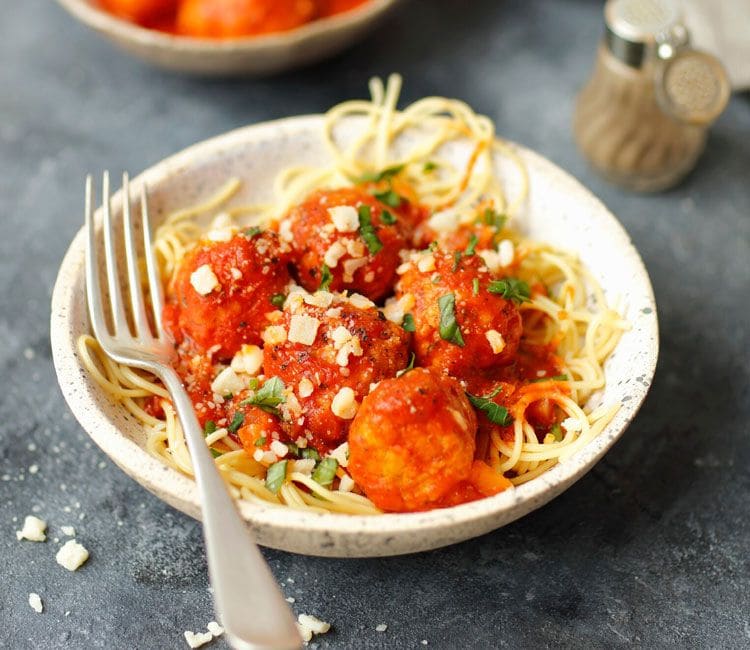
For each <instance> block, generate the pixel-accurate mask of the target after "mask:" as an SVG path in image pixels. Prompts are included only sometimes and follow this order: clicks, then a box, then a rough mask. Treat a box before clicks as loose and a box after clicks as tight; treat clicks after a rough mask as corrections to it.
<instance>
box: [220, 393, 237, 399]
mask: <svg viewBox="0 0 750 650" xmlns="http://www.w3.org/2000/svg"><path fill="white" fill-rule="evenodd" d="M222 397H223V398H224V399H232V398H233V397H234V395H233V394H232V393H227V394H226V395H222Z"/></svg>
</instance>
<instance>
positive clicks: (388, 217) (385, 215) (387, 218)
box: [380, 210, 396, 226]
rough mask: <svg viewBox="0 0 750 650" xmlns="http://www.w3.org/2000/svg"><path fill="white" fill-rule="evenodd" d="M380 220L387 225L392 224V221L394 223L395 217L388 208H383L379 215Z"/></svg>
mask: <svg viewBox="0 0 750 650" xmlns="http://www.w3.org/2000/svg"><path fill="white" fill-rule="evenodd" d="M380 220H381V221H382V222H383V223H384V224H387V225H389V226H392V225H393V224H394V223H396V217H394V216H393V215H392V214H391V213H390V212H388V210H383V212H382V214H381V215H380Z"/></svg>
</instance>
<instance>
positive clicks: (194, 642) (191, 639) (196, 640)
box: [185, 630, 214, 648]
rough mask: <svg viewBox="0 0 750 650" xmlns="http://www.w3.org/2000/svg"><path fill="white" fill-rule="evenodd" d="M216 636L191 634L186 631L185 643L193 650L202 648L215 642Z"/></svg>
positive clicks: (200, 633)
mask: <svg viewBox="0 0 750 650" xmlns="http://www.w3.org/2000/svg"><path fill="white" fill-rule="evenodd" d="M213 638H214V635H213V634H211V632H190V631H189V630H186V631H185V641H187V644H188V645H189V646H190V647H191V648H200V647H201V646H202V645H206V643H209V642H210V641H213Z"/></svg>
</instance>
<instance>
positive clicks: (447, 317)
mask: <svg viewBox="0 0 750 650" xmlns="http://www.w3.org/2000/svg"><path fill="white" fill-rule="evenodd" d="M438 307H439V308H440V338H441V339H443V340H444V341H450V342H451V343H453V344H455V345H458V346H459V347H463V346H464V338H463V336H461V330H460V328H459V327H458V322H457V321H456V296H455V295H454V294H452V293H446V294H445V295H444V296H440V298H438Z"/></svg>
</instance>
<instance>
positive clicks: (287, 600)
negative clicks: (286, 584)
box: [284, 596, 297, 603]
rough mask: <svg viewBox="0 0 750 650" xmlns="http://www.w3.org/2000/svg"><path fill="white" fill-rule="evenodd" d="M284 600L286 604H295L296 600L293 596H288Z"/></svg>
mask: <svg viewBox="0 0 750 650" xmlns="http://www.w3.org/2000/svg"><path fill="white" fill-rule="evenodd" d="M284 600H286V602H288V603H296V602H297V599H296V598H295V597H294V596H288V597H287V598H285V599H284Z"/></svg>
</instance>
